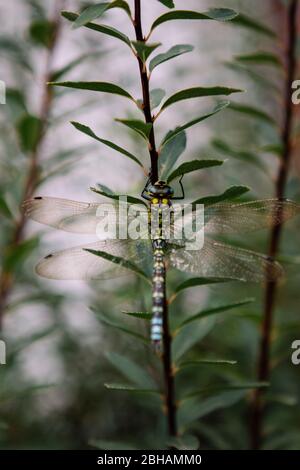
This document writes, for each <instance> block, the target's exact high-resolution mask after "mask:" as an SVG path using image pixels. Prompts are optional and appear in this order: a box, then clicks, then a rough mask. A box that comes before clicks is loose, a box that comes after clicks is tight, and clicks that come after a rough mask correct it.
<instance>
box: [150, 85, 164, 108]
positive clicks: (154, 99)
mask: <svg viewBox="0 0 300 470" xmlns="http://www.w3.org/2000/svg"><path fill="white" fill-rule="evenodd" d="M165 96H166V92H165V90H163V89H162V88H155V89H154V90H151V91H150V106H151V109H155V108H157V106H159V105H160V103H161V102H162V100H163V99H164V97H165Z"/></svg>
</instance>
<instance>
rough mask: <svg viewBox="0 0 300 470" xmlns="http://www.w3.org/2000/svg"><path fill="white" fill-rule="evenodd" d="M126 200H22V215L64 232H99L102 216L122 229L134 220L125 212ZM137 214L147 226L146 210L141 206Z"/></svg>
mask: <svg viewBox="0 0 300 470" xmlns="http://www.w3.org/2000/svg"><path fill="white" fill-rule="evenodd" d="M127 209H128V206H127V204H126V203H125V202H120V204H115V203H113V202H109V203H106V204H105V203H102V204H99V203H88V202H78V201H71V200H69V199H60V198H53V197H36V198H33V199H29V200H28V201H26V202H25V203H24V210H25V214H26V215H27V216H28V217H30V218H31V219H33V220H35V221H36V222H40V223H42V224H45V225H49V226H50V227H54V228H57V229H60V230H64V231H65V232H72V233H82V234H96V233H99V232H100V233H101V226H100V225H99V224H100V222H101V220H102V219H103V217H107V216H109V217H111V219H110V220H111V222H112V225H113V226H114V222H115V226H117V227H118V228H119V229H120V227H121V226H123V228H124V229H125V228H126V227H127V225H128V223H130V221H131V220H132V219H133V216H132V215H130V213H129V214H128V217H127V218H126V214H127V213H128V212H127ZM140 215H141V217H142V219H143V221H144V225H145V226H146V225H147V209H146V207H145V208H142V207H141V208H140Z"/></svg>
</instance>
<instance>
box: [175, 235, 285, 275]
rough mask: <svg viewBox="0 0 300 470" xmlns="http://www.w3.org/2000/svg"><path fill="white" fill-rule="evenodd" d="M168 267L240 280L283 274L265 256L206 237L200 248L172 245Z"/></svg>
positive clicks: (281, 270)
mask: <svg viewBox="0 0 300 470" xmlns="http://www.w3.org/2000/svg"><path fill="white" fill-rule="evenodd" d="M169 260H170V264H171V266H173V267H175V268H177V269H179V270H181V271H184V272H188V273H191V274H195V275H197V276H203V277H222V278H231V279H236V280H241V281H249V282H251V281H252V282H260V281H263V280H264V279H266V278H267V279H270V280H275V279H278V278H280V277H281V276H282V275H283V269H282V267H281V266H280V264H278V263H277V262H274V261H272V260H270V259H269V258H268V257H267V256H264V255H261V254H259V253H255V252H253V251H249V250H244V249H241V248H237V247H233V246H230V245H225V244H223V243H219V242H217V241H214V240H211V239H209V238H206V239H205V243H204V246H203V248H202V249H201V250H190V251H188V250H185V249H183V248H180V249H177V248H172V249H171V252H170V254H169Z"/></svg>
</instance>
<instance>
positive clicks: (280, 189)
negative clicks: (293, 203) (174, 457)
mask: <svg viewBox="0 0 300 470" xmlns="http://www.w3.org/2000/svg"><path fill="white" fill-rule="evenodd" d="M297 6H298V0H292V1H291V3H290V6H289V7H288V46H287V75H286V82H285V103H284V109H285V116H284V124H283V129H282V143H283V152H282V158H281V162H280V167H279V170H278V174H277V179H276V197H277V198H279V199H282V198H283V197H284V195H285V188H286V183H287V179H288V172H289V167H290V161H291V155H292V136H291V134H292V124H293V104H292V100H291V89H292V82H293V80H294V77H295V72H296V39H297ZM281 234H282V225H281V224H278V225H276V226H274V227H273V228H272V231H271V237H270V244H269V250H268V253H269V256H270V257H272V258H276V256H277V254H278V251H279V244H280V238H281ZM277 287H278V285H277V282H275V281H269V282H267V283H266V289H265V300H264V317H263V324H262V332H261V339H260V349H259V357H258V371H257V378H258V381H262V382H265V381H269V379H270V362H271V351H270V350H271V339H272V328H273V317H274V310H275V301H276V294H277ZM263 393H264V392H263V389H257V390H256V391H255V393H254V396H253V401H252V416H251V447H252V449H260V448H261V446H262V440H263V421H264V411H265V403H264V396H263Z"/></svg>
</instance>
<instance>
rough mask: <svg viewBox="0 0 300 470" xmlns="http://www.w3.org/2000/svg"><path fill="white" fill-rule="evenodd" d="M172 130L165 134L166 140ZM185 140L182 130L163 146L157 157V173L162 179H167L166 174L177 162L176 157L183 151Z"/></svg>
mask: <svg viewBox="0 0 300 470" xmlns="http://www.w3.org/2000/svg"><path fill="white" fill-rule="evenodd" d="M172 132H174V131H170V132H169V133H168V134H167V135H166V137H165V140H168V135H169V134H170V133H172ZM186 142H187V140H186V133H185V132H184V131H183V132H180V133H179V134H177V135H176V136H175V138H174V139H172V140H171V141H170V142H168V143H167V144H166V145H164V146H163V148H162V150H161V152H160V154H159V159H158V164H159V174H160V175H161V178H162V179H163V180H165V179H167V176H168V175H169V173H170V171H171V170H172V168H173V166H174V165H175V163H176V162H177V160H178V158H179V157H180V156H181V155H182V154H183V152H184V151H185V149H186Z"/></svg>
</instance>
